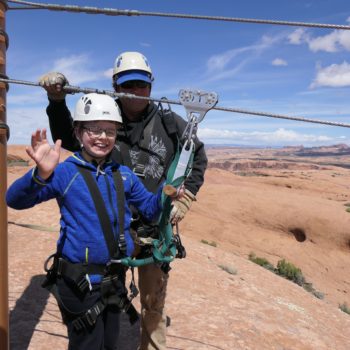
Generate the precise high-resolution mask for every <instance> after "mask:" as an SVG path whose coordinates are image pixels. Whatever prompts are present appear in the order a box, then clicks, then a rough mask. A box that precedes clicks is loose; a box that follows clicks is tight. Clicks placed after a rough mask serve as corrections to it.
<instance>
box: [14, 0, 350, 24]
mask: <svg viewBox="0 0 350 350" xmlns="http://www.w3.org/2000/svg"><path fill="white" fill-rule="evenodd" d="M8 2H10V3H15V4H22V5H28V6H31V7H36V8H37V9H41V10H51V11H68V12H83V13H87V14H94V15H96V14H98V15H107V16H153V17H168V18H182V19H199V20H209V21H224V22H242V23H255V24H275V25H283V26H294V27H295V26H297V27H312V28H328V29H343V30H350V26H349V25H339V24H323V23H307V22H294V21H277V20H267V19H253V18H238V17H223V16H202V15H190V14H181V13H166V12H165V13H163V12H143V11H137V10H120V9H113V8H98V7H87V6H76V5H57V4H45V3H36V2H29V1H23V0H8ZM10 9H13V8H10Z"/></svg>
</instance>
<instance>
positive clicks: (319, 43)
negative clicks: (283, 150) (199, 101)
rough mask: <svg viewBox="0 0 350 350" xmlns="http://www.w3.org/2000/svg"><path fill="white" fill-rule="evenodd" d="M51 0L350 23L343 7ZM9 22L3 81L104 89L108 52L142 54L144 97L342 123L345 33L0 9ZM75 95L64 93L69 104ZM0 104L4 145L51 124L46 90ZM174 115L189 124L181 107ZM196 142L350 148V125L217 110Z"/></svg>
mask: <svg viewBox="0 0 350 350" xmlns="http://www.w3.org/2000/svg"><path fill="white" fill-rule="evenodd" d="M38 2H39V1H38ZM41 2H44V1H41ZM48 3H55V4H69V5H79V6H96V7H100V8H103V7H107V8H108V7H109V8H118V9H134V10H138V11H147V12H171V13H187V14H199V15H210V16H227V17H245V18H260V19H275V20H287V21H301V22H316V23H333V24H350V10H349V3H348V0H332V1H329V0H309V1H308V0H293V1H288V0H284V1H283V0H265V1H261V0H245V1H232V0H231V1H227V0H216V1H209V0H201V1H198V0H187V1H183V0H182V1H181V0H152V1H151V0H150V1H145V0H128V1H126V0H118V1H103V0H99V1H97V0H95V1H92V0H86V1H78V0H75V1H74V0H64V1H62V0H56V1H55V0H50V1H48ZM10 6H15V5H14V4H10ZM6 21H7V24H6V25H7V28H6V31H7V33H8V35H9V38H10V46H9V49H8V51H7V75H8V76H9V77H10V78H12V79H20V80H29V81H35V82H37V81H38V79H39V77H40V76H41V75H42V74H44V73H46V72H48V71H60V72H62V73H64V74H65V75H66V76H67V78H68V80H69V82H70V84H71V85H79V86H81V87H96V88H104V89H111V75H112V67H113V64H114V60H115V58H116V56H118V54H119V53H121V52H123V51H140V52H142V53H143V54H144V55H145V56H146V57H147V58H148V59H149V61H150V64H151V66H152V70H153V73H154V76H155V82H154V86H153V89H152V96H153V97H156V98H160V97H162V96H167V97H168V98H170V99H176V100H177V99H178V92H179V90H180V89H182V88H195V89H200V90H205V91H214V92H216V93H217V94H218V95H219V103H218V105H220V106H222V107H232V108H241V109H249V110H255V111H264V112H270V113H280V114H286V115H291V116H304V117H307V118H315V119H324V120H329V121H338V122H343V123H350V56H349V52H350V31H336V30H331V29H312V28H308V29H305V28H297V27H286V26H278V25H262V24H247V23H233V22H232V23H231V22H217V21H204V20H188V19H174V18H161V17H148V16H139V17H126V16H119V17H112V16H104V15H88V14H78V13H68V12H53V11H47V10H26V11H24V10H21V11H20V10H9V11H7V13H6ZM78 97H79V94H76V95H74V96H68V97H67V101H68V104H69V106H70V107H71V108H73V107H74V104H75V102H76V100H77V98H78ZM7 103H8V113H7V122H8V124H9V126H10V128H11V138H10V140H9V144H28V143H29V141H30V133H31V132H32V131H33V130H35V129H36V128H38V127H48V123H47V117H46V114H45V108H46V106H47V98H46V94H45V92H44V90H43V89H41V88H35V87H28V86H19V85H11V87H10V91H9V93H8V96H7ZM173 109H174V110H175V111H176V112H177V113H179V114H180V115H182V116H183V117H185V118H186V113H185V109H184V108H183V107H182V106H176V107H175V106H174V107H173ZM198 134H199V136H200V138H201V139H202V140H203V141H204V142H206V143H207V144H238V145H249V146H256V145H259V146H286V145H301V144H303V145H304V146H317V145H327V144H336V143H346V144H350V129H347V128H340V127H332V126H324V125H317V124H308V123H302V122H294V121H287V120H278V119H271V118H265V117H256V116H249V115H240V114H236V113H228V112H222V111H210V112H208V114H207V115H206V117H205V119H204V121H203V122H202V123H200V125H199V131H198Z"/></svg>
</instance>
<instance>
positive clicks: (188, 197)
mask: <svg viewBox="0 0 350 350" xmlns="http://www.w3.org/2000/svg"><path fill="white" fill-rule="evenodd" d="M194 200H196V197H195V195H194V194H193V193H192V192H190V191H189V190H185V193H184V195H183V196H181V197H180V198H178V199H176V200H174V201H173V209H171V212H170V222H171V223H172V224H174V225H175V224H176V223H178V222H180V221H181V220H182V219H183V218H184V216H185V214H186V213H187V211H188V210H189V209H190V207H191V204H192V202H193V201H194Z"/></svg>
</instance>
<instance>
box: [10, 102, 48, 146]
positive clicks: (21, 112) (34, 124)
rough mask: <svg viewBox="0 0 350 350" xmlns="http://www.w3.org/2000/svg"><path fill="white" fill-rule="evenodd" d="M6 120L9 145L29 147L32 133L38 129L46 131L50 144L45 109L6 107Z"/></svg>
mask: <svg viewBox="0 0 350 350" xmlns="http://www.w3.org/2000/svg"><path fill="white" fill-rule="evenodd" d="M7 119H8V125H9V127H10V140H9V144H22V145H23V144H24V145H29V144H30V138H31V134H32V132H33V131H35V130H36V129H38V128H40V129H41V128H46V129H47V130H48V137H49V141H50V142H51V143H52V141H51V135H50V128H49V122H48V118H47V116H46V112H45V108H42V107H37V108H34V107H33V108H28V107H23V108H12V107H11V106H8V111H7Z"/></svg>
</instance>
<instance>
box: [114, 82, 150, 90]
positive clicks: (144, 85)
mask: <svg viewBox="0 0 350 350" xmlns="http://www.w3.org/2000/svg"><path fill="white" fill-rule="evenodd" d="M150 85H151V84H150V83H147V82H146V81H143V80H129V81H126V82H125V83H122V84H120V87H121V88H122V89H126V90H128V89H134V88H137V89H145V88H147V87H148V86H150Z"/></svg>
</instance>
